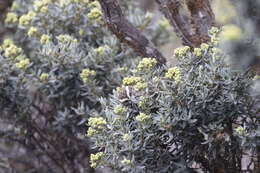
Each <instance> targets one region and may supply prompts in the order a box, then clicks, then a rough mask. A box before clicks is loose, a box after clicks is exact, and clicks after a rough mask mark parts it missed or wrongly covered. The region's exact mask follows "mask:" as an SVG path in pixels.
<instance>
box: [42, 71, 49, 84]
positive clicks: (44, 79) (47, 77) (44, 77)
mask: <svg viewBox="0 0 260 173" xmlns="http://www.w3.org/2000/svg"><path fill="white" fill-rule="evenodd" d="M48 79H49V74H48V73H42V74H41V76H40V81H42V82H46V81H47V80H48Z"/></svg>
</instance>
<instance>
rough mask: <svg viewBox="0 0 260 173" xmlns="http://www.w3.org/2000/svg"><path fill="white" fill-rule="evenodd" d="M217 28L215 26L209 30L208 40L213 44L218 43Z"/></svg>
mask: <svg viewBox="0 0 260 173" xmlns="http://www.w3.org/2000/svg"><path fill="white" fill-rule="evenodd" d="M218 33H219V29H218V28H217V27H212V28H211V29H210V30H209V35H210V40H211V43H212V44H213V45H218V43H219V38H218Z"/></svg>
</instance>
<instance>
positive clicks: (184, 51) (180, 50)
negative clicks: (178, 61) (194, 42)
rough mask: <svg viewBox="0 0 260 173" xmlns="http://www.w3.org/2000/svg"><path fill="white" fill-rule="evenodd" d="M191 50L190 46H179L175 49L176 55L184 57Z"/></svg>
mask: <svg viewBox="0 0 260 173" xmlns="http://www.w3.org/2000/svg"><path fill="white" fill-rule="evenodd" d="M189 51H190V47H189V46H184V47H179V48H176V49H175V50H174V56H175V57H183V56H185V55H186V54H187V53H188V52H189Z"/></svg>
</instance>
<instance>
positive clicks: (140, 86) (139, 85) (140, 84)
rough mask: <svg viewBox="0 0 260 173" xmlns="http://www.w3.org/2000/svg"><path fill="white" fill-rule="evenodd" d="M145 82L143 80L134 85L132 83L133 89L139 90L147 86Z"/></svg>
mask: <svg viewBox="0 0 260 173" xmlns="http://www.w3.org/2000/svg"><path fill="white" fill-rule="evenodd" d="M147 86H148V85H147V83H145V82H137V83H136V84H135V85H134V89H135V90H137V91H141V90H143V89H145V88H147Z"/></svg>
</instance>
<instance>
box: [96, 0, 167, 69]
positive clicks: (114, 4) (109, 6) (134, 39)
mask: <svg viewBox="0 0 260 173" xmlns="http://www.w3.org/2000/svg"><path fill="white" fill-rule="evenodd" d="M98 1H99V2H100V5H101V7H102V11H103V14H104V20H105V22H106V23H107V26H108V28H109V29H110V31H111V32H112V33H113V34H115V35H116V36H117V38H118V39H119V40H120V41H121V42H124V43H127V44H128V45H129V46H131V47H132V48H133V49H134V50H135V51H136V52H138V53H140V54H141V55H142V56H144V57H151V58H156V60H157V61H158V63H159V64H165V63H166V59H165V57H163V55H162V54H161V53H160V52H159V51H158V50H157V49H156V48H155V47H154V46H153V44H152V42H151V41H149V40H148V39H147V38H146V37H145V36H144V35H143V34H142V33H141V32H140V31H139V30H137V29H136V28H135V27H134V26H133V25H132V24H131V23H130V22H129V21H128V20H127V19H126V18H125V17H124V15H123V12H122V10H121V8H120V6H119V4H118V1H117V0H98Z"/></svg>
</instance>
